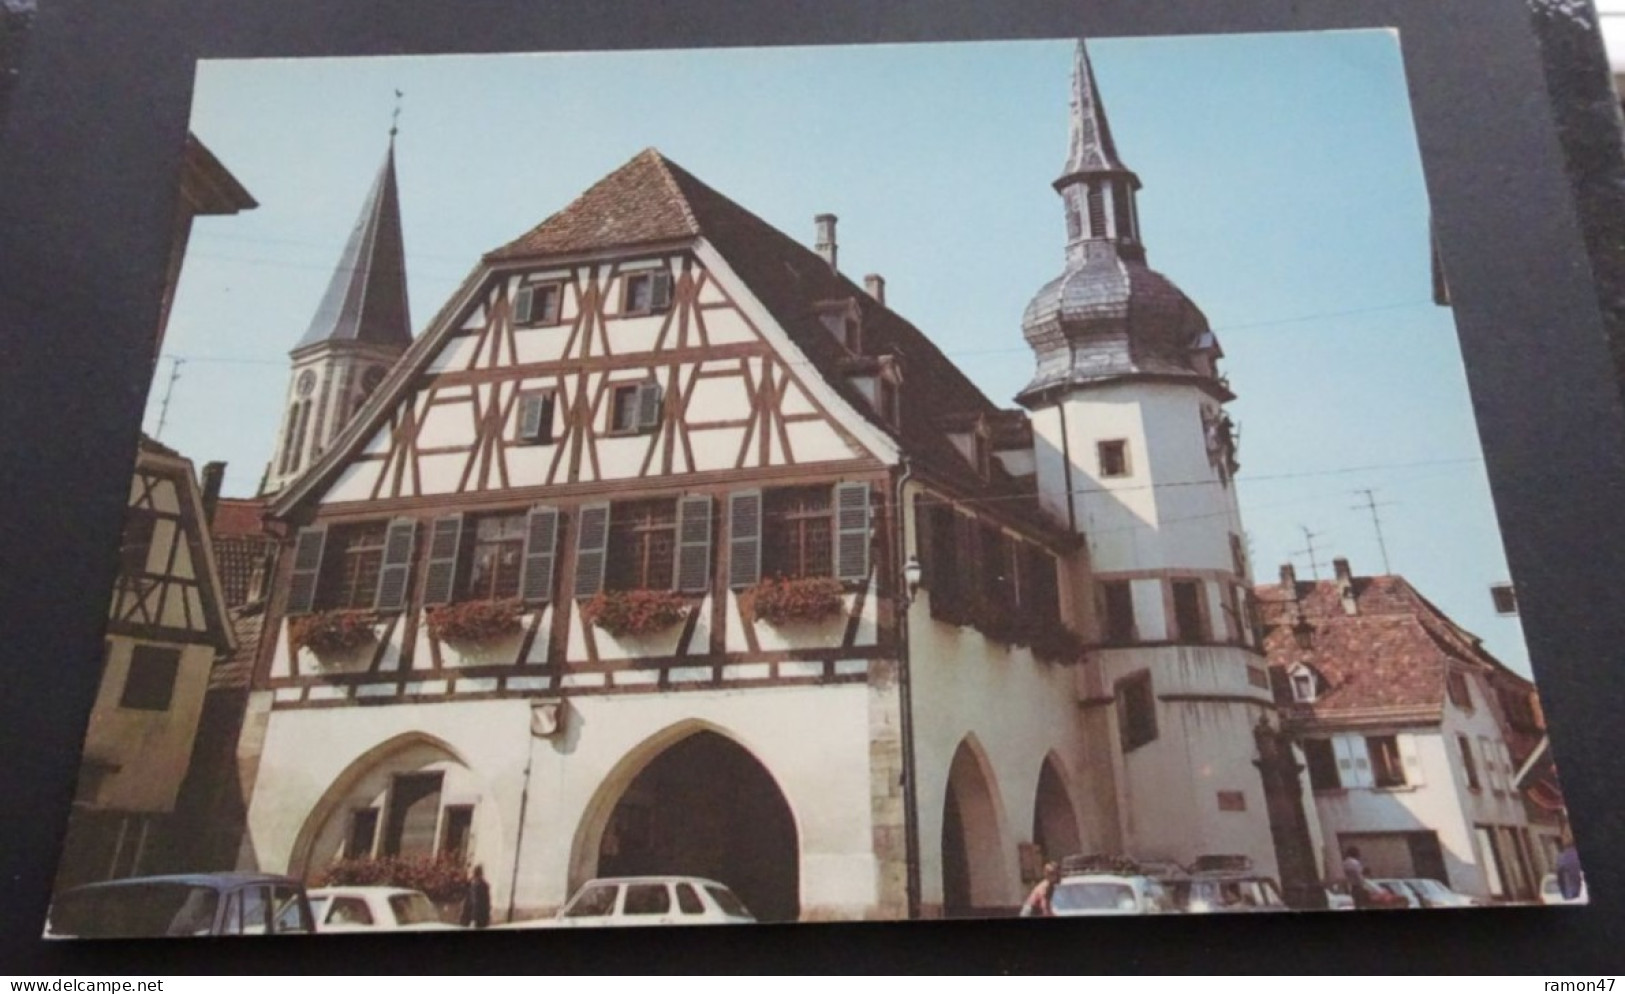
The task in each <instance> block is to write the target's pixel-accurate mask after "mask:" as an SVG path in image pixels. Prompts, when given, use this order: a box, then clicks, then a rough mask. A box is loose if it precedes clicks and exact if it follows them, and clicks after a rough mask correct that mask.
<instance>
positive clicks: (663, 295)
mask: <svg viewBox="0 0 1625 994" xmlns="http://www.w3.org/2000/svg"><path fill="white" fill-rule="evenodd" d="M649 277H650V278H649V310H651V311H663V310H665V309H666V308H668V307H670V306H671V272H670V271H669V270H665V269H661V270H659V271H657V272H654V273H651V274H649Z"/></svg>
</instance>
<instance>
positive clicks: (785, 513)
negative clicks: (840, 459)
mask: <svg viewBox="0 0 1625 994" xmlns="http://www.w3.org/2000/svg"><path fill="white" fill-rule="evenodd" d="M831 497H832V491H831V489H830V488H829V487H827V486H822V487H783V488H780V489H777V490H769V491H767V493H765V494H764V495H763V496H762V511H763V514H764V515H765V516H766V518H767V521H768V527H767V530H766V533H765V534H764V535H763V536H762V572H763V574H765V575H767V576H777V577H783V578H785V579H799V578H801V577H812V576H834V575H835V560H834V553H835V541H834V527H835V521H834V508H833V507H832V500H831Z"/></svg>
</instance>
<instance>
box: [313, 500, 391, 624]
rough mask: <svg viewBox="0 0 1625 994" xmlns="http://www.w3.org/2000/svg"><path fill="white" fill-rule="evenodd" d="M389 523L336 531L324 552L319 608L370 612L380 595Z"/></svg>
mask: <svg viewBox="0 0 1625 994" xmlns="http://www.w3.org/2000/svg"><path fill="white" fill-rule="evenodd" d="M388 528H389V526H388V523H387V522H383V521H375V522H368V523H367V524H364V525H346V526H344V527H339V528H333V529H331V530H330V533H329V534H328V537H327V548H326V550H325V551H324V552H323V553H322V560H321V564H322V565H321V569H322V573H321V580H320V582H319V583H318V584H317V588H318V589H317V598H316V606H317V607H318V608H320V609H322V610H334V609H352V610H353V609H370V608H372V606H373V603H374V601H375V599H376V598H377V596H378V577H379V574H380V573H381V572H382V570H383V566H384V539H385V536H386V533H387V532H388Z"/></svg>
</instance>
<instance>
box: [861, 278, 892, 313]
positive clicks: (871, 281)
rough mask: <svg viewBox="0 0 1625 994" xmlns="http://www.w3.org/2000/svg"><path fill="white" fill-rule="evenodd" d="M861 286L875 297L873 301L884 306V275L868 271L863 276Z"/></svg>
mask: <svg viewBox="0 0 1625 994" xmlns="http://www.w3.org/2000/svg"><path fill="white" fill-rule="evenodd" d="M863 288H864V289H865V290H867V291H869V296H871V297H873V298H875V303H877V304H879V305H880V306H881V307H885V306H886V277H884V276H882V275H880V274H879V273H870V274H869V275H868V276H865V277H864V278H863Z"/></svg>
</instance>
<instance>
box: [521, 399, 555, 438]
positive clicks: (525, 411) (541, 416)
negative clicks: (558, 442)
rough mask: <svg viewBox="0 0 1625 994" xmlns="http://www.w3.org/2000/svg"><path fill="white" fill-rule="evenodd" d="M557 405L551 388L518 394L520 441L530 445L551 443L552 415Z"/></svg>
mask: <svg viewBox="0 0 1625 994" xmlns="http://www.w3.org/2000/svg"><path fill="white" fill-rule="evenodd" d="M556 407H557V405H556V403H555V395H554V393H553V391H551V390H537V391H529V392H525V393H521V394H520V395H519V429H518V438H519V441H521V442H527V443H529V444H531V445H551V444H552V442H553V415H554V413H555V409H556Z"/></svg>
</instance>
